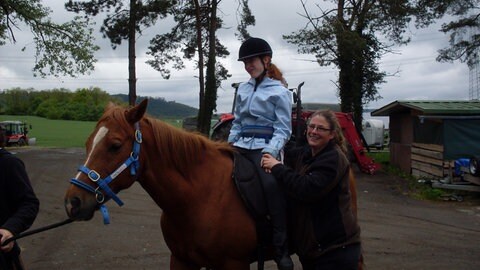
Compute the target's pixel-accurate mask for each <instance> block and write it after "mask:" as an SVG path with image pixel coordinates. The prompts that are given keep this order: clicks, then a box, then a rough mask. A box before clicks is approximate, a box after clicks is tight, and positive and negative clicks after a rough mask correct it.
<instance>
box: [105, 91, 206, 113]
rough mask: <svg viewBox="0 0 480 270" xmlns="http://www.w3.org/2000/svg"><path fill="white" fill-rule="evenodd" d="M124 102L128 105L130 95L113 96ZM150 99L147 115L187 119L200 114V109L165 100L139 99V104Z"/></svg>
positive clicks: (139, 97)
mask: <svg viewBox="0 0 480 270" xmlns="http://www.w3.org/2000/svg"><path fill="white" fill-rule="evenodd" d="M111 96H112V97H115V98H117V99H119V100H121V101H123V102H126V103H128V95H124V94H116V95H111ZM146 98H148V107H147V113H148V114H150V115H152V116H156V117H165V118H185V117H188V116H195V115H197V114H198V109H196V108H193V107H190V106H187V105H185V104H181V103H177V102H175V101H166V100H165V99H164V98H154V97H141V96H138V97H137V103H138V102H140V101H142V100H144V99H146Z"/></svg>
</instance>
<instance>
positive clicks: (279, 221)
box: [241, 150, 293, 270]
mask: <svg viewBox="0 0 480 270" xmlns="http://www.w3.org/2000/svg"><path fill="white" fill-rule="evenodd" d="M241 153H242V155H243V156H244V157H246V158H247V159H249V160H250V161H251V162H253V163H254V164H255V167H256V168H257V171H258V173H259V175H260V178H261V181H262V186H263V192H264V193H265V199H266V201H267V207H268V212H269V215H270V219H271V222H272V227H273V247H274V250H275V255H274V260H275V262H276V263H277V267H278V269H279V270H293V261H292V259H291V258H290V254H289V252H288V241H287V207H286V199H285V195H284V193H283V190H282V189H281V188H280V186H279V185H278V183H277V180H276V179H275V177H274V176H273V175H271V174H269V173H266V172H265V170H264V169H263V168H262V167H261V166H260V162H261V159H262V153H261V151H260V150H247V151H245V150H243V151H241Z"/></svg>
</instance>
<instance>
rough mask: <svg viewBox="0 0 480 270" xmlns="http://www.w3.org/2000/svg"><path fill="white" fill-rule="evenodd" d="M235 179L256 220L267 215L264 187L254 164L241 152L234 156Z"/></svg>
mask: <svg viewBox="0 0 480 270" xmlns="http://www.w3.org/2000/svg"><path fill="white" fill-rule="evenodd" d="M233 164H234V165H233V168H234V169H233V179H234V182H235V186H236V187H237V190H238V192H239V193H240V196H241V197H242V199H243V201H244V203H245V205H246V206H247V209H248V211H249V212H250V214H251V215H252V216H253V218H254V219H255V220H258V219H259V218H264V217H265V216H266V215H267V206H266V202H265V198H264V193H263V187H262V184H261V182H260V178H259V175H258V174H257V172H256V169H255V167H254V164H252V162H250V161H249V160H248V159H246V158H245V157H244V156H242V155H241V154H239V153H234V156H233Z"/></svg>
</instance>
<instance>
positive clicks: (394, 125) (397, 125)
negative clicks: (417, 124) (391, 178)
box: [389, 113, 414, 174]
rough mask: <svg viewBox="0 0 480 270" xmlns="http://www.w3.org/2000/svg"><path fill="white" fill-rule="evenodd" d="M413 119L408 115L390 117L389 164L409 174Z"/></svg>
mask: <svg viewBox="0 0 480 270" xmlns="http://www.w3.org/2000/svg"><path fill="white" fill-rule="evenodd" d="M413 117H414V116H411V115H410V113H399V114H392V115H390V122H389V129H390V164H392V165H393V166H397V167H398V168H400V170H402V171H404V172H406V173H409V174H410V173H411V170H412V168H411V154H412V152H411V151H412V150H411V148H412V143H413Z"/></svg>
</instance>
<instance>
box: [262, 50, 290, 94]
mask: <svg viewBox="0 0 480 270" xmlns="http://www.w3.org/2000/svg"><path fill="white" fill-rule="evenodd" d="M264 57H267V58H268V61H267V62H268V63H267V74H266V76H267V77H269V78H270V79H274V80H279V81H281V82H282V84H283V85H284V86H285V87H288V84H287V80H285V78H284V77H283V73H282V72H281V71H280V69H279V68H278V67H277V66H276V65H275V64H273V63H272V58H271V57H270V56H268V55H266V56H264ZM262 61H263V59H262Z"/></svg>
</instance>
